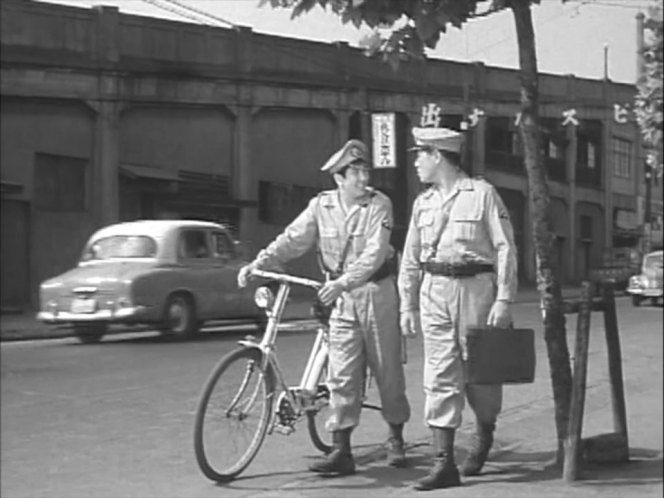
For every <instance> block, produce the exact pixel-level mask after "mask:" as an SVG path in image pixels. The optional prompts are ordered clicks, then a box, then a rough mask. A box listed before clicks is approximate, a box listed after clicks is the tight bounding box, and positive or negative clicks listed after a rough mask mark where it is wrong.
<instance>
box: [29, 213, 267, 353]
mask: <svg viewBox="0 0 664 498" xmlns="http://www.w3.org/2000/svg"><path fill="white" fill-rule="evenodd" d="M243 264H245V261H243V260H242V259H241V258H240V256H239V255H238V251H237V243H236V241H235V240H234V239H233V238H232V236H231V235H230V233H229V231H228V229H227V227H225V226H223V225H220V224H217V223H211V222H205V221H188V220H141V221H133V222H127V223H119V224H115V225H110V226H107V227H105V228H102V229H101V230H99V231H97V232H96V233H94V234H93V235H92V237H90V239H89V241H88V242H87V244H86V245H85V248H84V249H83V253H82V255H81V259H80V261H79V263H78V266H77V267H76V268H74V269H72V270H69V271H67V272H66V273H63V274H61V275H58V276H56V277H54V278H51V279H49V280H46V281H45V282H43V283H42V284H41V287H40V311H39V313H38V315H37V318H38V319H39V320H41V321H43V322H45V323H49V324H66V325H71V326H72V327H73V331H74V333H75V335H76V336H77V337H78V338H79V340H80V341H81V342H84V343H91V342H98V341H99V340H100V339H101V338H102V337H103V336H104V334H105V333H106V332H107V331H108V327H109V325H111V324H129V325H131V324H148V325H150V326H154V327H157V328H158V329H159V330H161V331H162V332H163V333H164V334H168V335H170V336H173V337H175V338H180V339H185V338H188V337H191V336H192V335H194V334H195V333H196V332H197V331H198V330H199V328H200V327H201V325H202V324H203V322H205V321H207V320H216V319H222V318H244V317H257V316H260V310H259V309H258V308H257V307H256V305H255V304H254V301H253V292H252V289H238V287H237V281H236V278H237V273H238V271H239V269H240V267H241V266H242V265H243Z"/></svg>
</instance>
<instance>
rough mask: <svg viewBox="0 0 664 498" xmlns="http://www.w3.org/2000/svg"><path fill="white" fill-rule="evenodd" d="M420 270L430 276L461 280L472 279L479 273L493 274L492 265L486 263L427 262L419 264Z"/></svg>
mask: <svg viewBox="0 0 664 498" xmlns="http://www.w3.org/2000/svg"><path fill="white" fill-rule="evenodd" d="M420 266H421V268H422V270H424V271H425V272H427V273H431V274H432V275H442V276H444V277H452V278H462V277H473V276H475V275H477V274H479V273H489V272H493V271H494V269H493V265H491V264H488V263H472V262H471V263H443V262H436V261H427V262H425V263H421V264H420Z"/></svg>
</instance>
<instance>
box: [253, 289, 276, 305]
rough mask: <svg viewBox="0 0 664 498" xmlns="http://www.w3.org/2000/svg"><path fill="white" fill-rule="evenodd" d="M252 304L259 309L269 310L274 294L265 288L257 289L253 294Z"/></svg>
mask: <svg viewBox="0 0 664 498" xmlns="http://www.w3.org/2000/svg"><path fill="white" fill-rule="evenodd" d="M254 302H255V303H256V306H258V307H259V308H261V309H264V310H267V309H271V308H272V305H273V304H274V294H272V291H271V290H270V289H269V288H267V287H259V288H258V289H256V292H254Z"/></svg>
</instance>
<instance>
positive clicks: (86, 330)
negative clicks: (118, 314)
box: [74, 323, 108, 344]
mask: <svg viewBox="0 0 664 498" xmlns="http://www.w3.org/2000/svg"><path fill="white" fill-rule="evenodd" d="M107 331H108V326H107V325H106V324H105V323H85V324H76V325H74V335H75V336H76V338H77V339H78V340H79V341H80V342H81V343H83V344H96V343H98V342H99V341H101V339H102V337H104V335H105V334H106V332H107Z"/></svg>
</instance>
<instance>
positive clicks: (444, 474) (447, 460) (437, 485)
mask: <svg viewBox="0 0 664 498" xmlns="http://www.w3.org/2000/svg"><path fill="white" fill-rule="evenodd" d="M432 432H433V448H434V457H433V466H432V467H431V470H430V471H429V474H428V475H427V476H424V477H423V478H422V479H419V480H418V481H417V482H416V483H415V486H414V488H415V489H416V490H418V491H430V490H432V489H441V488H451V487H453V486H460V485H461V479H460V478H459V470H458V469H457V467H456V465H455V464H454V429H450V428H440V427H434V428H432Z"/></svg>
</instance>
